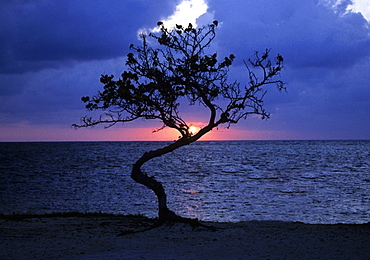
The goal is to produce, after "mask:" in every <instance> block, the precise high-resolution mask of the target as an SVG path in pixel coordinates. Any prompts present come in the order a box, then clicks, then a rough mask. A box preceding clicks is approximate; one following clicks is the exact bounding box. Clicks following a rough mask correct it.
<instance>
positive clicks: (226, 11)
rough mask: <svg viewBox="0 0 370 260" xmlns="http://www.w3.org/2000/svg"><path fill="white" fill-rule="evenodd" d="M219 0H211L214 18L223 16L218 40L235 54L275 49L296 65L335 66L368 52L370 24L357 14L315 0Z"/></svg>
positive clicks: (288, 61) (354, 60) (354, 59)
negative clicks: (227, 1) (226, 2)
mask: <svg viewBox="0 0 370 260" xmlns="http://www.w3.org/2000/svg"><path fill="white" fill-rule="evenodd" d="M221 2H222V1H221V0H211V1H210V5H211V9H213V10H214V11H215V19H218V20H220V22H223V21H224V23H223V25H222V29H220V33H219V34H220V37H219V40H220V45H221V46H222V47H223V48H226V49H229V51H230V52H234V53H235V54H236V55H237V57H238V56H240V57H245V56H246V54H248V53H253V51H255V50H260V51H263V50H264V48H272V49H273V50H274V51H276V52H281V53H283V54H284V57H285V59H286V63H287V64H289V65H291V66H294V67H316V66H317V67H333V66H351V65H353V64H354V63H355V62H356V61H357V60H359V59H361V58H362V57H366V56H368V55H369V54H370V33H369V28H370V24H369V23H368V22H367V21H366V20H365V19H364V18H363V16H362V15H361V14H359V13H348V14H343V12H335V10H333V9H332V8H329V7H327V6H324V5H321V4H319V3H317V1H313V0H307V1H288V0H280V1H268V0H261V1H258V3H256V2H255V1H248V0H247V1H245V0H236V1H233V2H232V3H230V4H228V5H225V4H222V3H221ZM350 3H351V2H350V1H347V2H342V3H341V5H340V6H339V7H338V6H337V8H339V9H340V10H343V8H344V6H343V5H344V4H346V5H345V7H347V5H348V4H350ZM220 38H221V39H220Z"/></svg>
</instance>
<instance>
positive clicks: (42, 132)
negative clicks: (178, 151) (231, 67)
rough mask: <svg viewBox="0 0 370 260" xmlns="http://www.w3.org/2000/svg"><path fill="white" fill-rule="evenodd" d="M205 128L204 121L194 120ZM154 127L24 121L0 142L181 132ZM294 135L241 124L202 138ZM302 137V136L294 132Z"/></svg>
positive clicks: (157, 136) (0, 133) (142, 137)
mask: <svg viewBox="0 0 370 260" xmlns="http://www.w3.org/2000/svg"><path fill="white" fill-rule="evenodd" d="M191 125H194V126H196V127H202V126H203V125H202V124H201V123H192V124H191ZM153 130H155V128H153V127H112V128H108V129H103V128H102V127H93V128H81V129H73V128H72V127H70V126H58V125H30V124H27V123H21V124H17V125H9V126H7V127H2V128H0V142H40V141H41V142H43V141H45V142H52V141H174V140H177V139H178V138H179V133H178V132H177V131H176V130H174V129H169V128H165V129H163V130H161V131H157V132H153ZM287 136H290V137H294V135H291V134H288V133H285V132H281V131H266V130H245V129H240V128H238V127H234V128H233V127H231V128H230V129H226V128H224V127H219V128H215V129H213V130H212V131H210V132H209V133H207V134H206V135H204V136H203V137H202V138H201V139H200V140H202V141H217V140H219V141H221V140H225V141H226V140H281V139H292V138H286V137H287ZM295 137H297V138H298V139H299V135H295Z"/></svg>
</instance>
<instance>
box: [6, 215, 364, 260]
mask: <svg viewBox="0 0 370 260" xmlns="http://www.w3.org/2000/svg"><path fill="white" fill-rule="evenodd" d="M153 223H154V220H153V219H149V218H146V217H144V216H141V215H133V216H123V215H114V214H100V213H73V214H71V213H69V214H67V213H62V214H60V213H53V214H49V215H45V214H44V215H27V216H25V215H23V216H22V215H12V216H4V215H0V241H1V248H0V259H336V260H338V259H369V257H370V247H369V244H370V222H368V223H365V224H304V223H301V222H282V221H244V222H238V223H227V222H202V223H204V224H206V225H209V226H213V227H215V228H217V230H211V229H207V228H204V227H196V228H192V227H191V226H190V225H188V224H182V223H171V224H165V225H163V226H161V227H158V228H155V229H152V230H148V231H145V232H139V233H133V234H126V235H123V236H117V235H119V234H120V233H121V232H127V231H140V230H143V229H145V228H148V227H150V226H151V225H152V224H153Z"/></svg>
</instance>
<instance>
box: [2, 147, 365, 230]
mask: <svg viewBox="0 0 370 260" xmlns="http://www.w3.org/2000/svg"><path fill="white" fill-rule="evenodd" d="M167 144H169V143H167V142H59V143H49V142H45V143H0V213H1V214H13V213H51V212H69V211H80V212H107V213H117V214H118V213H119V214H137V213H141V214H144V215H146V216H148V217H155V216H156V215H157V202H156V197H155V195H154V193H153V192H152V191H151V190H149V189H147V188H146V187H144V186H142V185H140V184H137V183H135V182H134V181H133V180H132V179H131V178H130V172H131V167H132V164H133V163H134V162H135V160H137V159H138V158H139V157H140V156H141V155H142V154H143V153H144V152H146V151H149V150H154V149H157V148H160V147H163V146H165V145H167ZM143 170H144V172H146V173H147V174H148V175H151V176H155V178H156V179H157V180H158V181H160V182H162V184H163V185H164V187H165V189H166V193H167V195H168V206H169V208H170V209H172V210H174V211H175V212H177V213H178V214H180V215H182V216H186V217H194V218H199V219H201V220H210V221H233V222H236V221H244V220H280V221H301V222H305V223H367V222H369V221H370V141H209V142H208V141H200V142H196V143H193V144H191V145H188V146H185V147H181V148H179V149H178V150H176V151H174V152H172V153H170V154H167V155H164V156H162V157H159V158H156V159H153V160H151V161H149V162H147V163H146V164H145V165H144V166H143Z"/></svg>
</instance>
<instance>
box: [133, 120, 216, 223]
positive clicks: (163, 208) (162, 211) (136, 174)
mask: <svg viewBox="0 0 370 260" xmlns="http://www.w3.org/2000/svg"><path fill="white" fill-rule="evenodd" d="M212 128H213V127H212V126H210V125H209V126H207V127H205V128H203V129H201V130H200V131H199V132H198V133H197V134H196V135H194V136H191V137H186V138H181V139H179V140H177V141H176V142H174V143H172V144H170V145H168V146H166V147H163V148H160V149H157V150H154V151H149V152H146V153H144V154H143V155H142V156H141V157H140V158H139V159H138V160H137V161H136V163H135V164H134V166H133V167H132V172H131V178H132V179H133V180H134V181H136V182H137V183H140V184H142V185H145V186H146V187H148V188H149V189H151V190H152V191H153V192H154V193H155V195H156V196H157V198H158V217H159V221H166V220H171V221H186V220H189V219H186V218H182V217H180V216H177V215H176V214H175V213H174V212H173V211H171V210H169V209H168V207H167V195H166V193H165V190H164V188H163V186H162V184H161V183H160V182H159V181H157V180H155V178H154V177H152V176H148V175H147V174H146V173H144V172H142V170H141V166H142V165H143V164H144V163H146V162H147V161H149V160H151V159H153V158H156V157H159V156H162V155H164V154H166V153H170V152H172V151H174V150H176V149H177V148H179V147H181V146H184V145H188V144H190V143H192V142H195V141H196V140H198V139H199V138H200V137H202V136H203V135H204V134H206V133H207V132H209V131H210V130H212Z"/></svg>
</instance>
